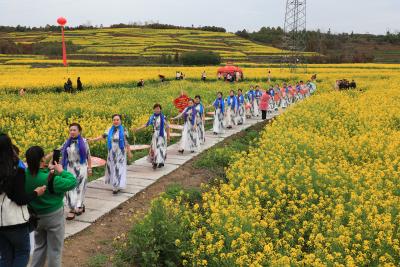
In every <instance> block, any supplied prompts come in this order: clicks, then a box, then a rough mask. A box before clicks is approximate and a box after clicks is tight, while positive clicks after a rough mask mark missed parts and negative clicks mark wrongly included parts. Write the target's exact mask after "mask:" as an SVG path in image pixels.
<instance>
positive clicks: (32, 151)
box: [25, 146, 44, 176]
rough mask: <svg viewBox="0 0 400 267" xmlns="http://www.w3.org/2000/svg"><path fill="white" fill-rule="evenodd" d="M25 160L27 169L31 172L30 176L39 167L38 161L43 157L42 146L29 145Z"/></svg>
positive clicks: (34, 173)
mask: <svg viewBox="0 0 400 267" xmlns="http://www.w3.org/2000/svg"><path fill="white" fill-rule="evenodd" d="M25 157H26V162H27V163H28V168H29V171H30V172H31V174H32V176H36V175H37V174H38V172H39V169H40V162H41V161H42V158H43V157H44V151H43V148H41V147H40V146H33V147H30V148H29V149H28V150H27V151H26V153H25Z"/></svg>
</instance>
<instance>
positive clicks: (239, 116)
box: [236, 89, 246, 125]
mask: <svg viewBox="0 0 400 267" xmlns="http://www.w3.org/2000/svg"><path fill="white" fill-rule="evenodd" d="M245 105H246V103H245V101H244V96H243V91H242V89H238V93H237V106H238V108H237V112H236V124H237V125H242V124H244V123H245V122H246V107H245Z"/></svg>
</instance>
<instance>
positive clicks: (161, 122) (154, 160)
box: [134, 104, 170, 169]
mask: <svg viewBox="0 0 400 267" xmlns="http://www.w3.org/2000/svg"><path fill="white" fill-rule="evenodd" d="M153 111H154V113H153V115H151V116H150V118H149V120H148V121H147V123H146V124H145V125H143V126H141V127H139V128H137V129H135V130H134V131H135V132H137V131H139V130H141V129H143V128H146V127H149V126H152V127H153V131H154V132H153V137H152V139H151V144H150V150H149V156H148V157H147V160H148V161H149V162H150V163H151V164H152V165H153V169H156V168H162V167H164V165H165V160H166V159H167V146H168V142H169V140H170V131H169V124H168V121H167V117H165V115H164V114H163V113H162V107H161V105H160V104H154V106H153Z"/></svg>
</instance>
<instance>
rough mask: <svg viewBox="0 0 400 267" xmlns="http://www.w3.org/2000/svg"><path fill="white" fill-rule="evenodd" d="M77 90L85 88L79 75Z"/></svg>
mask: <svg viewBox="0 0 400 267" xmlns="http://www.w3.org/2000/svg"><path fill="white" fill-rule="evenodd" d="M71 86H72V85H71ZM76 90H77V91H82V90H83V85H82V82H81V77H78V79H77V80H76Z"/></svg>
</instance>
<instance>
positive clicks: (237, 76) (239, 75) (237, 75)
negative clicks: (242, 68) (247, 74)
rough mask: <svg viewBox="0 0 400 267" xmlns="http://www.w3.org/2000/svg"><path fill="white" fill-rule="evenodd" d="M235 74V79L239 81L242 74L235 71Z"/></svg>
mask: <svg viewBox="0 0 400 267" xmlns="http://www.w3.org/2000/svg"><path fill="white" fill-rule="evenodd" d="M235 76H236V81H237V82H239V81H240V80H241V77H242V75H241V74H240V72H238V71H237V72H236V73H235Z"/></svg>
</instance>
